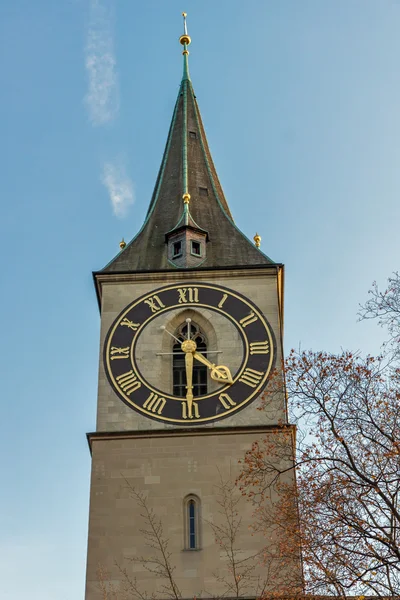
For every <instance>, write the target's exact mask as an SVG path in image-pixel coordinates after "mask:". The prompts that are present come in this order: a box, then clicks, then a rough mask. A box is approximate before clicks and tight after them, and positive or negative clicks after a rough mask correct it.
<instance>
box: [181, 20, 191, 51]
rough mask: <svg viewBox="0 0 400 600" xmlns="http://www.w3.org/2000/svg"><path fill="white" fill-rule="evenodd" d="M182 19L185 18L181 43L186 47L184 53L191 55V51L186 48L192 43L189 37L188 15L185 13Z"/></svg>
mask: <svg viewBox="0 0 400 600" xmlns="http://www.w3.org/2000/svg"><path fill="white" fill-rule="evenodd" d="M182 17H183V35H181V37H180V38H179V41H180V43H181V44H182V46H183V47H184V50H183V53H184V54H189V51H188V50H187V48H186V46H189V44H190V43H191V41H192V40H191V39H190V35H188V32H187V23H186V17H187V13H185V12H183V13H182Z"/></svg>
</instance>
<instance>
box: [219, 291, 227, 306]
mask: <svg viewBox="0 0 400 600" xmlns="http://www.w3.org/2000/svg"><path fill="white" fill-rule="evenodd" d="M227 297H228V294H224V295H223V296H222V300H221V301H220V302H218V308H222V307H223V305H224V302H225V300H226V299H227Z"/></svg>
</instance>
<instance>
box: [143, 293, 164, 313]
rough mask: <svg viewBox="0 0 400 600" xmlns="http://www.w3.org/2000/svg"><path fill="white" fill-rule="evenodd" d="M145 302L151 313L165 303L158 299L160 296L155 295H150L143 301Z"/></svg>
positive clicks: (162, 306)
mask: <svg viewBox="0 0 400 600" xmlns="http://www.w3.org/2000/svg"><path fill="white" fill-rule="evenodd" d="M144 302H145V304H147V305H148V306H149V308H150V310H151V312H152V313H156V312H158V311H159V310H161V309H162V308H165V304H163V303H162V302H161V300H160V298H159V297H158V296H157V295H156V296H152V297H151V298H149V299H148V300H145V301H144Z"/></svg>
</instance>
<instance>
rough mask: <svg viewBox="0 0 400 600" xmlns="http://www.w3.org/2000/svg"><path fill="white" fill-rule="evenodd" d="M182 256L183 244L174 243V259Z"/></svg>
mask: <svg viewBox="0 0 400 600" xmlns="http://www.w3.org/2000/svg"><path fill="white" fill-rule="evenodd" d="M181 254H182V242H174V249H173V255H172V256H173V258H177V257H178V256H181Z"/></svg>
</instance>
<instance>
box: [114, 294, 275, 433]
mask: <svg viewBox="0 0 400 600" xmlns="http://www.w3.org/2000/svg"><path fill="white" fill-rule="evenodd" d="M187 311H188V312H187ZM197 311H198V312H199V313H200V312H201V313H202V314H208V315H209V318H210V322H213V323H214V325H215V333H216V339H217V347H219V348H220V347H225V351H222V350H215V351H210V350H209V349H206V350H204V348H203V346H202V345H201V344H199V342H198V338H196V336H195V334H196V331H197V330H196V326H195V325H194V323H193V324H191V319H190V318H188V319H185V318H184V317H182V318H183V321H184V322H185V321H186V326H185V327H184V328H183V329H182V328H181V330H180V334H178V333H177V332H176V331H175V330H174V328H171V327H169V326H168V324H169V323H171V322H174V317H175V316H176V317H178V315H184V314H185V312H186V314H189V312H190V314H193V316H194V317H193V318H194V319H195V315H196V312H197ZM178 318H179V317H178ZM229 332H231V333H232V335H234V337H235V340H236V341H235V343H234V344H233V343H230V344H228V347H227V343H226V342H227V335H228V334H229ZM165 336H167V338H168V340H170V341H171V344H170V345H169V348H168V349H169V350H170V352H162V349H163V346H162V343H161V340H162V339H163V337H164V340H165V339H166V337H165ZM177 336H178V337H177ZM173 338H175V339H173ZM232 339H233V338H232ZM144 349H145V351H144ZM172 350H173V352H172ZM275 353H276V347H275V339H274V335H273V332H272V329H271V326H270V325H269V323H268V321H267V320H266V318H265V316H264V315H263V314H262V312H261V311H260V310H259V309H258V308H257V306H255V304H253V303H252V302H251V301H250V300H249V299H248V298H245V297H244V296H242V295H241V294H238V293H237V292H235V291H233V290H230V289H228V288H225V287H221V286H217V285H211V284H205V283H187V284H185V285H184V286H183V285H182V284H174V285H168V286H165V287H162V288H159V289H157V290H153V291H152V292H151V293H150V294H147V295H145V296H142V297H141V298H139V299H138V300H135V301H134V302H132V304H130V305H129V306H127V307H126V308H125V309H124V310H123V311H122V313H121V314H120V315H119V316H118V317H117V319H116V320H115V321H114V323H113V324H112V326H111V328H110V330H109V332H108V334H107V337H106V340H105V344H104V366H105V370H106V374H107V377H108V380H109V382H110V384H111V387H112V388H113V389H114V391H115V392H116V394H117V395H118V396H119V397H120V399H121V400H122V401H123V402H125V404H127V405H128V406H129V407H130V408H132V409H134V410H137V411H138V412H140V413H141V414H144V415H146V416H147V417H150V418H152V419H156V420H157V421H164V422H167V423H175V424H180V425H185V426H187V425H197V424H199V423H203V422H210V421H216V420H219V419H223V418H226V417H228V416H231V415H232V414H233V413H235V412H237V411H239V410H241V409H243V408H244V407H245V406H247V405H248V404H249V403H250V402H252V401H253V400H254V399H255V398H256V397H257V396H258V395H259V394H260V392H261V391H262V390H263V389H264V387H265V386H266V383H267V380H268V377H269V375H270V374H271V371H272V369H273V366H274V363H275ZM173 355H175V356H178V355H179V357H180V359H181V371H182V372H183V373H184V382H183V383H184V385H183V386H182V385H181V386H180V388H179V387H178V391H177V388H176V386H175V385H172V384H171V382H170V380H169V379H168V378H167V377H163V376H161V373H160V372H158V371H157V368H156V362H157V361H162V360H169V361H170V362H169V365H171V358H172V356H173ZM144 356H145V359H144ZM199 368H203V372H204V371H205V370H206V371H207V372H208V380H209V382H210V384H209V385H208V386H207V384H206V385H205V387H204V386H203V387H202V386H199V385H197V387H196V384H195V379H196V377H194V376H195V375H196V372H197V373H198V372H199ZM174 390H175V395H174ZM179 394H180V395H179ZM199 394H200V395H199Z"/></svg>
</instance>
